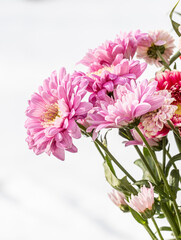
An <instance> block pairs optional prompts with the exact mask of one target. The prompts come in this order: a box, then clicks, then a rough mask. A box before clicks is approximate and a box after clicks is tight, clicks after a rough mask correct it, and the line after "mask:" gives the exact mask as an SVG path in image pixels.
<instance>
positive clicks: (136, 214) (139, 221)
mask: <svg viewBox="0 0 181 240" xmlns="http://www.w3.org/2000/svg"><path fill="white" fill-rule="evenodd" d="M129 210H130V212H131V214H132V216H133V217H134V219H135V220H136V221H137V222H138V223H140V224H142V225H146V224H147V220H145V219H144V218H143V217H142V216H141V215H140V214H139V213H137V212H136V211H135V210H134V209H132V208H131V207H129Z"/></svg>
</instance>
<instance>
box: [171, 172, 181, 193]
mask: <svg viewBox="0 0 181 240" xmlns="http://www.w3.org/2000/svg"><path fill="white" fill-rule="evenodd" d="M179 177H180V174H179V170H178V169H173V170H172V171H171V173H170V178H169V184H170V186H171V190H172V192H173V193H174V195H175V198H176V196H177V192H178V187H179Z"/></svg>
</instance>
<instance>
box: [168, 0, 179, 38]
mask: <svg viewBox="0 0 181 240" xmlns="http://www.w3.org/2000/svg"><path fill="white" fill-rule="evenodd" d="M179 2H180V0H179V1H178V2H177V3H176V5H175V6H174V8H173V9H172V11H171V12H170V20H171V23H172V26H173V29H174V31H175V32H176V34H177V35H178V36H179V37H180V36H181V33H180V32H179V30H178V27H179V26H180V24H179V23H177V22H175V21H174V20H173V13H174V10H175V8H176V7H177V5H178V4H179Z"/></svg>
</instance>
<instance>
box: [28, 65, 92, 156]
mask: <svg viewBox="0 0 181 240" xmlns="http://www.w3.org/2000/svg"><path fill="white" fill-rule="evenodd" d="M87 84H88V82H85V81H83V82H82V81H81V80H80V78H76V79H74V78H71V76H69V75H67V74H66V71H65V69H64V68H62V69H61V70H60V74H59V77H58V76H57V73H56V72H53V73H52V74H51V76H50V78H48V79H46V80H44V83H43V86H40V87H39V92H38V93H34V94H33V95H32V97H31V100H30V101H29V106H28V108H27V110H26V115H27V117H28V119H27V120H26V123H25V127H26V128H27V133H28V137H27V139H26V141H27V142H28V145H29V148H30V149H33V151H34V152H35V153H36V154H41V153H43V152H46V153H47V154H48V155H50V154H51V153H52V154H53V155H54V156H56V157H57V158H59V159H61V160H64V158H65V156H64V155H65V151H64V150H67V151H70V152H77V148H76V147H75V146H74V144H73V142H72V138H80V137H81V132H80V129H79V127H78V126H77V124H76V120H78V119H81V118H84V117H85V116H86V114H87V112H88V111H89V110H90V109H91V107H92V104H91V103H87V102H82V99H83V97H84V95H85V94H86V87H87Z"/></svg>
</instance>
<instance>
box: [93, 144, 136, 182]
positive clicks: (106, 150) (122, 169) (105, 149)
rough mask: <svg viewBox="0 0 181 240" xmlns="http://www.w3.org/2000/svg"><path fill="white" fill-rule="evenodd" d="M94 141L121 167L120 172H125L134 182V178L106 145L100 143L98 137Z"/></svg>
mask: <svg viewBox="0 0 181 240" xmlns="http://www.w3.org/2000/svg"><path fill="white" fill-rule="evenodd" d="M95 142H96V143H97V144H98V145H99V146H100V147H101V148H102V149H103V150H104V151H105V153H107V155H108V156H109V157H110V158H111V160H112V161H113V162H114V163H115V164H116V165H117V166H118V167H119V168H120V169H121V171H122V172H124V173H125V175H126V176H127V177H128V178H129V179H130V180H131V181H132V182H134V183H135V182H136V180H135V179H134V178H133V177H132V176H131V175H130V174H129V173H128V172H127V171H126V169H125V168H124V167H123V166H122V165H121V164H120V163H119V162H118V161H117V160H116V158H115V157H114V156H113V155H112V154H111V153H110V152H109V150H108V149H107V147H106V146H104V144H102V143H101V142H100V141H99V140H98V139H96V140H95Z"/></svg>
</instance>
